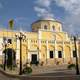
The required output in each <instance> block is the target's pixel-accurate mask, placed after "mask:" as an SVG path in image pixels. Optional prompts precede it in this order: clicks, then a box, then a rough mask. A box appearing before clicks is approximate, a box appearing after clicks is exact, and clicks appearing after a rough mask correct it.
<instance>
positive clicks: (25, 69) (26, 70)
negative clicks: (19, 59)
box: [23, 67, 32, 74]
mask: <svg viewBox="0 0 80 80" xmlns="http://www.w3.org/2000/svg"><path fill="white" fill-rule="evenodd" d="M23 73H24V74H30V73H32V68H31V67H25V68H24V69H23Z"/></svg>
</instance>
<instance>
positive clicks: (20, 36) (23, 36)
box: [15, 32, 26, 75]
mask: <svg viewBox="0 0 80 80" xmlns="http://www.w3.org/2000/svg"><path fill="white" fill-rule="evenodd" d="M15 36H16V38H18V39H19V41H20V70H19V75H22V40H23V39H24V38H26V36H25V35H24V34H22V33H21V32H20V34H19V35H15Z"/></svg>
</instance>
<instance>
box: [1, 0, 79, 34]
mask: <svg viewBox="0 0 80 80" xmlns="http://www.w3.org/2000/svg"><path fill="white" fill-rule="evenodd" d="M45 17H49V18H53V19H55V20H59V21H60V22H61V23H62V24H63V30H64V31H67V32H69V33H71V34H80V0H0V28H7V27H8V22H9V20H10V19H14V23H15V24H14V29H15V30H20V29H22V30H24V31H31V24H32V23H33V22H34V21H36V20H39V19H40V18H45Z"/></svg>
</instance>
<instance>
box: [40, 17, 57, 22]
mask: <svg viewBox="0 0 80 80" xmlns="http://www.w3.org/2000/svg"><path fill="white" fill-rule="evenodd" d="M40 20H52V21H55V19H53V18H51V17H45V18H41V19H40Z"/></svg>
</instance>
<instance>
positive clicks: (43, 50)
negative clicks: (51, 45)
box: [41, 45, 47, 61]
mask: <svg viewBox="0 0 80 80" xmlns="http://www.w3.org/2000/svg"><path fill="white" fill-rule="evenodd" d="M46 53H47V47H46V46H45V45H42V46H41V57H42V60H43V61H44V60H45V59H46Z"/></svg>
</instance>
